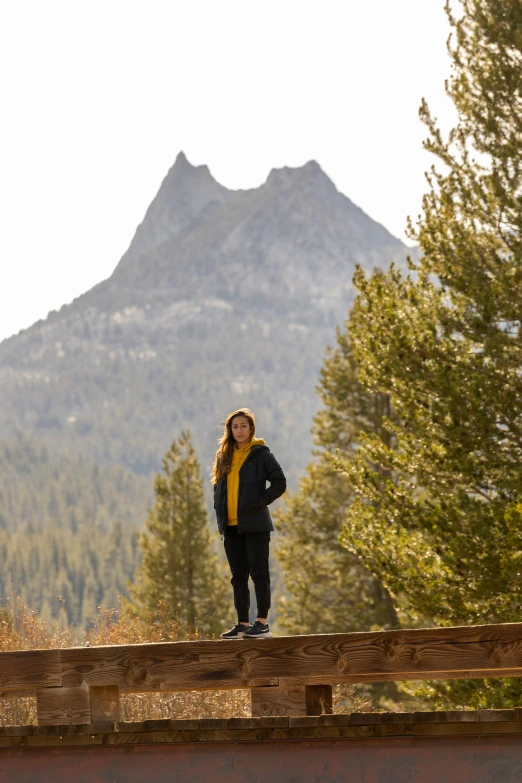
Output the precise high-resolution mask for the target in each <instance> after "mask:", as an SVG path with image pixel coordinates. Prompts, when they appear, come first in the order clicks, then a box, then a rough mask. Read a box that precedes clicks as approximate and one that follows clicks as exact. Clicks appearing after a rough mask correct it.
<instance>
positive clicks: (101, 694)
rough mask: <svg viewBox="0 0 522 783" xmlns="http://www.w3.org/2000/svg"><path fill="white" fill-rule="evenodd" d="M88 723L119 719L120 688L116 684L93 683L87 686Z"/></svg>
mask: <svg viewBox="0 0 522 783" xmlns="http://www.w3.org/2000/svg"><path fill="white" fill-rule="evenodd" d="M89 701H90V705H91V718H90V721H89V722H90V723H100V722H101V723H103V722H104V721H118V720H119V719H120V689H119V688H118V686H117V685H93V686H91V687H90V688H89Z"/></svg>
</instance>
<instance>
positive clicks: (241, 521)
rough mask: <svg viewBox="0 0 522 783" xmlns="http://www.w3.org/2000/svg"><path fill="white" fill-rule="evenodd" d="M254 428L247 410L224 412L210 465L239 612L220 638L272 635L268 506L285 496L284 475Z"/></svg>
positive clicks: (221, 530)
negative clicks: (252, 616) (253, 604)
mask: <svg viewBox="0 0 522 783" xmlns="http://www.w3.org/2000/svg"><path fill="white" fill-rule="evenodd" d="M255 432H256V424H255V419H254V414H253V413H252V411H251V410H249V409H248V408H242V409H241V410H238V411H234V412H233V413H231V414H230V415H229V416H227V418H226V421H225V431H224V433H223V437H222V438H221V440H220V441H219V448H218V450H217V452H216V458H215V460H214V466H213V469H212V483H213V484H214V508H215V510H216V517H217V523H218V528H219V532H220V533H221V535H222V536H224V540H225V552H226V555H227V559H228V564H229V566H230V570H231V572H232V579H231V582H232V587H233V589H234V605H235V607H236V611H237V625H235V626H234V628H231V629H230V631H226V632H225V633H222V634H221V637H222V638H223V639H242V638H245V639H256V638H267V637H270V636H272V634H271V633H270V629H269V627H268V623H267V617H268V610H269V609H270V571H269V567H268V550H269V545H270V532H271V531H272V530H273V529H274V526H273V525H272V519H271V517H270V512H269V510H268V508H267V506H269V505H270V503H273V502H274V500H276V499H277V498H278V497H280V496H281V495H282V494H283V492H284V491H285V489H286V478H285V474H284V473H283V471H282V470H281V467H280V465H279V464H278V462H277V460H276V459H275V457H274V455H273V454H272V453H271V452H270V449H269V448H268V446H267V445H266V443H265V441H264V440H263V439H262V438H256V437H255ZM267 481H268V482H269V484H270V486H269V487H268V489H267V486H266V482H267ZM249 576H250V577H251V578H252V581H253V582H254V588H255V591H256V599H257V620H256V621H255V623H254V624H253V625H250V624H249V609H250V591H249V589H248V577H249Z"/></svg>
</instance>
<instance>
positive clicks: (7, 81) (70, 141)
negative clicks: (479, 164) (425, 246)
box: [0, 0, 453, 340]
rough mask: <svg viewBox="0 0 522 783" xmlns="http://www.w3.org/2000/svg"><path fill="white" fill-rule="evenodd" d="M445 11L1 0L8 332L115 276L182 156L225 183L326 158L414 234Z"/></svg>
mask: <svg viewBox="0 0 522 783" xmlns="http://www.w3.org/2000/svg"><path fill="white" fill-rule="evenodd" d="M443 5H444V0H371V1H370V0H314V2H310V1H309V0H263V2H259V0H258V2H252V1H250V2H249V1H248V0H185V2H183V3H182V2H177V1H176V0H171V1H170V2H168V1H167V0H63V1H62V0H0V73H1V74H2V76H1V80H2V82H1V87H0V106H1V109H0V111H1V121H0V215H1V223H0V226H1V229H0V264H1V269H0V340H1V339H3V338H5V337H7V336H9V335H11V334H13V333H15V332H17V331H18V330H19V329H21V328H25V327H27V326H29V325H30V324H31V323H33V322H34V321H36V320H37V319H38V318H43V317H45V316H46V315H47V313H48V312H49V310H51V309H58V308H59V307H60V306H61V305H62V304H64V303H66V302H70V301H71V300H72V299H73V298H74V297H76V296H78V295H79V294H81V293H83V292H84V291H86V290H88V289H89V288H91V287H92V286H93V285H94V284H96V283H98V282H99V281H100V280H102V279H104V278H106V277H108V276H109V275H110V274H111V273H112V271H113V269H114V267H115V266H116V264H117V263H118V261H119V259H120V257H121V255H122V254H123V253H124V251H125V250H126V248H127V247H128V244H129V242H130V240H131V239H132V236H133V233H134V230H135V228H136V226H137V224H138V223H139V222H140V221H141V219H142V217H143V215H144V213H145V210H146V208H147V206H148V205H149V203H150V201H151V200H152V198H153V197H154V195H155V194H156V192H157V190H158V187H159V185H160V183H161V180H162V179H163V177H164V176H165V174H166V173H167V170H168V169H169V167H170V166H171V165H172V163H173V162H174V159H175V157H176V155H177V153H178V152H179V151H180V150H181V149H183V150H184V151H185V153H186V154H187V157H188V159H189V160H190V162H191V163H193V164H195V165H198V164H201V163H206V164H208V166H209V167H210V170H211V172H212V174H213V175H214V177H215V178H216V179H217V180H218V181H219V182H221V183H222V184H224V185H226V186H227V187H229V188H249V187H256V186H258V185H260V184H261V183H262V182H264V180H265V179H266V177H267V175H268V173H269V171H270V169H272V168H274V167H281V166H300V165H302V164H303V163H305V162H306V161H307V160H310V159H312V158H314V159H315V160H317V161H318V162H319V163H320V165H321V166H322V168H323V169H324V171H325V172H326V173H327V174H328V175H329V176H330V177H331V178H332V180H333V181H334V182H335V184H336V185H337V187H338V189H339V190H341V191H342V192H343V193H345V194H346V195H347V196H349V198H351V199H352V201H354V202H355V203H356V204H358V205H359V206H360V207H362V208H363V209H364V210H365V211H366V212H367V213H368V214H369V215H371V217H373V218H375V219H376V220H378V221H380V222H381V223H383V224H384V225H385V226H386V227H387V228H388V229H389V230H390V231H391V232H392V233H393V234H395V235H396V236H400V237H401V238H402V239H404V233H403V230H404V228H405V225H406V216H407V215H408V214H411V215H413V216H415V215H417V214H418V212H419V209H420V200H421V197H422V194H423V192H424V191H425V189H426V183H425V180H424V176H423V172H424V171H425V170H426V169H427V168H428V167H429V166H430V165H431V163H432V160H431V159H430V156H428V154H427V153H425V152H424V151H423V150H422V140H423V138H424V137H425V135H426V134H425V129H424V127H423V126H422V125H421V123H420V121H419V119H418V113H417V112H418V107H419V103H420V100H421V97H422V96H424V97H426V98H427V99H428V101H429V103H430V105H431V106H432V108H433V110H434V113H435V114H436V116H438V117H439V118H440V120H441V124H442V126H443V127H448V126H449V125H450V124H451V122H452V120H453V108H452V106H451V104H450V102H449V100H448V99H447V98H446V97H445V95H444V79H445V78H447V76H448V75H449V58H448V55H447V53H446V39H447V36H448V33H449V27H448V24H447V21H446V17H445V14H444V11H443Z"/></svg>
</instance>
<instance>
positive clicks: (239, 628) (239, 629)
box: [221, 623, 251, 639]
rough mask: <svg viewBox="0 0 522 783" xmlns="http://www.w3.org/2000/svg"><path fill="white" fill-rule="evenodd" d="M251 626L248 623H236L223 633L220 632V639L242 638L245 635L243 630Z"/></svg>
mask: <svg viewBox="0 0 522 783" xmlns="http://www.w3.org/2000/svg"><path fill="white" fill-rule="evenodd" d="M249 628H251V626H250V625H243V624H241V625H240V624H239V623H238V624H237V625H235V626H234V627H233V628H231V629H230V631H225V633H222V634H221V638H222V639H242V638H243V636H244V635H245V632H246V631H247V630H248V629H249Z"/></svg>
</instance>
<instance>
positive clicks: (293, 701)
mask: <svg viewBox="0 0 522 783" xmlns="http://www.w3.org/2000/svg"><path fill="white" fill-rule="evenodd" d="M250 693H251V708H252V717H259V718H265V717H268V716H277V715H280V716H283V715H284V716H286V715H306V688H305V686H304V685H290V686H286V685H276V686H275V687H271V688H252V690H251V692H250Z"/></svg>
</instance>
